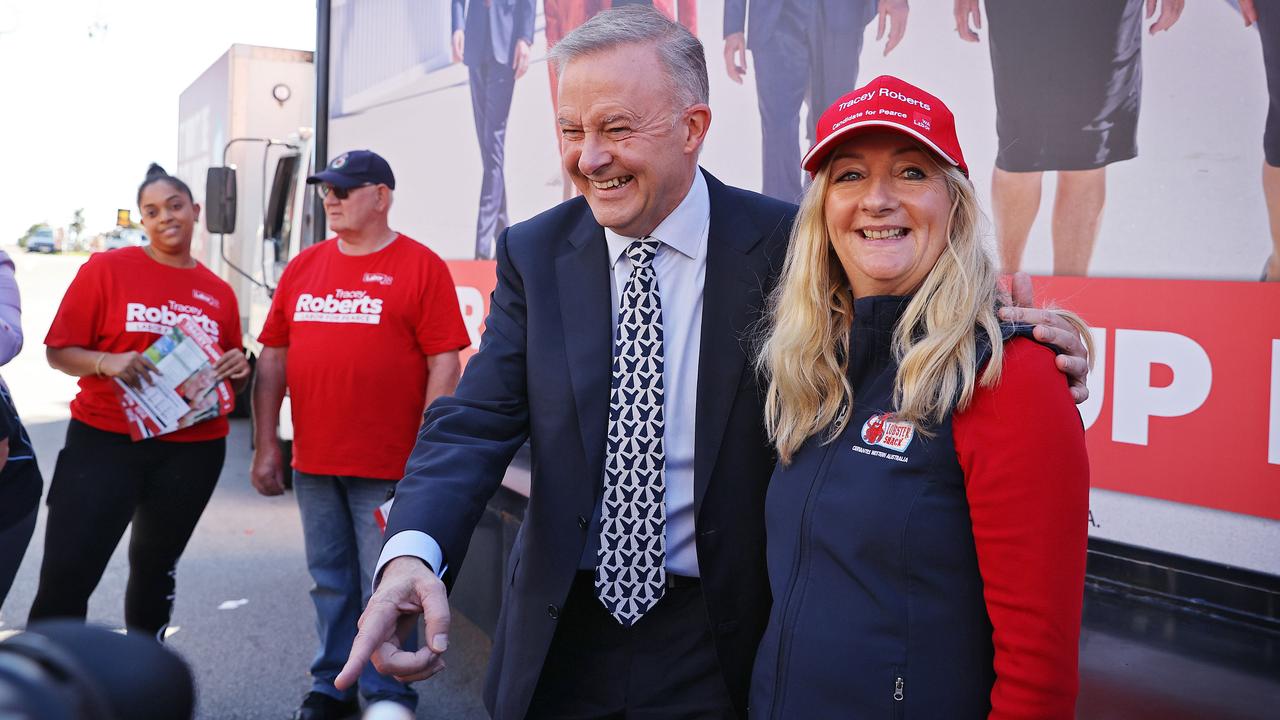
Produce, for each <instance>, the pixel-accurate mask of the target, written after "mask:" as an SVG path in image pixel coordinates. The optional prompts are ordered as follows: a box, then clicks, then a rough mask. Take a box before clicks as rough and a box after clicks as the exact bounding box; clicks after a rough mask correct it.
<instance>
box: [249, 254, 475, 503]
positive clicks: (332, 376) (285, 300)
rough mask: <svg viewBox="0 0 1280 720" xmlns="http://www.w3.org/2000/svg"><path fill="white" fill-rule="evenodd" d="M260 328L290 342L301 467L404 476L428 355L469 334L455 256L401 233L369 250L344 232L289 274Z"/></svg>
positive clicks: (303, 257) (267, 337)
mask: <svg viewBox="0 0 1280 720" xmlns="http://www.w3.org/2000/svg"><path fill="white" fill-rule="evenodd" d="M258 340H259V341H260V342H261V343H262V344H263V345H266V346H268V347H288V349H289V355H288V366H287V381H288V385H289V397H290V400H291V401H292V403H293V426H294V436H293V467H294V468H296V469H298V470H300V471H302V472H306V473H313V474H316V475H354V476H357V477H366V478H378V479H385V480H399V479H400V477H401V476H402V475H403V474H404V465H405V461H407V460H408V459H409V453H410V452H411V451H412V450H413V444H414V442H415V440H416V439H417V433H418V426H419V425H420V424H421V423H422V410H423V406H424V404H425V402H426V393H427V374H428V370H427V356H429V355H438V354H440V353H444V352H452V351H455V350H460V349H462V348H464V347H466V346H467V345H469V344H470V342H471V341H470V339H469V338H468V336H467V330H466V326H464V325H463V323H462V312H461V311H460V310H459V309H458V295H457V291H456V290H455V289H454V285H453V278H452V277H451V276H450V275H449V268H448V266H446V265H445V263H444V261H443V260H441V259H440V257H439V256H438V255H436V254H435V253H434V252H432V251H431V250H429V249H428V248H427V247H426V246H425V245H422V244H420V243H418V242H416V241H414V240H412V239H411V238H408V237H406V236H404V235H398V236H397V237H396V239H395V240H393V241H392V242H391V244H390V245H388V246H387V247H385V248H383V249H381V250H379V251H378V252H376V253H371V254H369V255H344V254H343V253H342V252H341V251H340V250H339V249H338V242H337V240H335V239H330V240H326V241H325V242H323V243H320V244H319V245H316V246H314V247H311V248H308V249H306V250H305V251H303V252H302V253H301V254H300V255H298V257H296V258H294V259H293V260H292V261H291V262H290V263H289V265H288V267H286V268H285V271H284V274H283V275H282V276H281V277H280V285H279V287H277V288H276V292H275V297H274V299H273V300H272V302H271V311H270V313H269V314H268V315H267V321H266V324H265V325H264V326H263V328H262V334H261V335H259V336H258Z"/></svg>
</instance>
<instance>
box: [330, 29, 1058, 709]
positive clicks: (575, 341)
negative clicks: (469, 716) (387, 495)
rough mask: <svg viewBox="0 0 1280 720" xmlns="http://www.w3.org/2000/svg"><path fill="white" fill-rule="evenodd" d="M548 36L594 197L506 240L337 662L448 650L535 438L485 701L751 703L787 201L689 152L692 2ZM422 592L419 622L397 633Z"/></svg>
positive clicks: (392, 670) (402, 674)
mask: <svg viewBox="0 0 1280 720" xmlns="http://www.w3.org/2000/svg"><path fill="white" fill-rule="evenodd" d="M551 59H552V60H553V61H554V62H555V63H556V66H557V68H558V72H559V75H560V101H559V107H558V109H557V118H558V123H559V126H560V129H561V138H562V141H561V153H562V158H563V162H564V167H565V170H566V171H567V172H568V173H569V175H570V176H571V177H572V179H573V181H574V183H575V185H576V186H577V188H578V189H579V190H580V191H581V193H582V197H579V198H575V199H573V200H569V201H566V202H564V203H562V204H560V205H558V206H557V207H555V208H553V209H551V210H548V211H547V212H544V213H542V214H540V215H538V216H536V217H534V218H532V219H530V220H528V221H526V222H522V223H519V224H517V225H514V226H512V227H510V228H508V229H507V231H506V232H504V233H503V234H502V236H501V237H500V238H499V240H498V246H497V285H496V287H495V289H494V292H493V297H492V300H491V303H490V313H489V316H488V318H487V320H486V324H487V327H486V330H485V334H484V338H483V340H482V341H481V345H480V350H479V352H478V353H476V355H474V356H473V357H472V358H471V360H470V362H469V363H468V365H467V368H466V372H465V373H464V374H463V377H462V380H461V382H460V383H459V385H458V389H457V392H456V394H455V395H454V396H453V397H448V398H441V399H439V400H437V401H436V402H435V403H433V404H432V406H431V408H430V409H429V410H428V411H427V414H426V417H425V420H424V423H423V428H422V431H421V433H420V434H419V437H418V444H417V446H416V447H415V449H414V451H413V455H412V457H411V458H410V460H409V462H408V464H407V466H406V469H405V478H404V479H403V480H401V482H400V485H399V487H398V489H397V494H396V503H395V506H394V508H393V509H392V511H391V517H390V518H389V522H388V526H387V541H386V543H385V545H384V546H383V552H382V557H381V558H380V560H379V567H380V580H379V585H378V588H377V590H376V591H375V592H374V594H373V597H372V598H371V599H370V601H369V605H368V608H367V609H366V611H365V613H364V615H363V616H362V618H361V622H360V633H359V635H358V636H357V638H356V641H355V643H354V644H353V646H352V651H351V657H350V659H349V660H348V663H347V666H346V667H345V668H343V671H342V673H341V674H340V675H339V677H338V680H337V684H338V686H340V687H346V686H347V685H349V684H350V683H352V682H354V681H355V680H356V678H357V677H358V675H359V672H360V669H361V668H362V667H363V666H364V664H365V663H366V662H367V661H368V660H369V659H370V657H372V659H373V662H374V665H375V666H376V667H377V668H378V669H379V671H381V672H385V673H388V674H391V675H394V676H396V677H397V678H399V679H401V680H404V681H410V680H418V679H422V678H426V677H430V676H431V675H433V674H435V673H436V672H438V671H439V670H440V669H441V668H443V667H444V660H443V657H442V653H444V652H445V650H446V649H447V647H448V627H449V606H448V600H447V597H446V588H447V587H448V586H449V585H451V584H452V582H453V581H454V579H455V578H456V577H457V573H458V571H459V568H460V566H461V564H462V562H463V559H464V557H465V555H466V551H467V544H468V542H469V541H470V537H471V533H472V531H473V530H474V528H475V526H476V523H477V522H478V520H479V518H480V516H481V513H482V512H483V511H484V508H485V505H486V503H487V501H488V500H489V498H490V497H491V496H492V494H493V493H494V492H495V491H496V490H497V488H498V486H499V484H500V483H501V481H502V477H503V474H504V472H505V470H506V467H507V464H508V463H509V461H510V460H511V457H512V456H513V455H514V453H515V452H516V450H517V449H518V448H519V447H520V445H521V444H522V443H523V442H524V441H525V440H526V439H528V440H529V441H530V443H531V445H532V449H533V471H532V478H531V491H530V499H529V506H528V509H527V511H526V514H525V519H524V524H523V526H522V527H521V530H520V535H519V537H518V538H517V540H516V547H515V548H514V549H513V552H512V560H511V563H510V567H509V568H508V569H507V576H506V582H507V586H506V589H505V592H504V596H503V602H502V614H501V617H500V618H499V620H498V626H497V629H496V631H495V635H494V645H493V651H492V654H491V659H490V668H489V676H488V680H487V683H486V689H485V702H486V705H487V706H488V708H489V711H490V713H491V714H492V715H493V716H494V717H495V718H499V719H500V720H501V719H507V718H511V719H515V718H525V717H530V718H544V717H546V718H562V717H577V718H609V717H655V718H666V717H690V718H731V717H745V715H746V698H747V687H748V682H749V679H750V672H751V664H752V661H753V658H754V655H755V650H756V646H757V644H758V642H759V640H760V636H761V634H762V631H763V628H764V625H765V623H766V621H767V614H768V609H769V604H770V595H769V588H768V584H767V581H766V575H765V556H764V541H765V537H764V498H765V490H766V485H767V482H768V479H769V476H770V474H771V473H772V471H773V464H774V454H773V451H772V448H771V447H770V445H769V442H768V440H767V438H766V435H765V430H764V427H763V416H764V414H763V409H762V407H761V396H762V393H761V389H760V386H759V381H758V378H757V375H756V373H755V371H754V368H753V367H752V363H751V360H750V359H749V358H750V347H751V343H752V337H753V335H752V333H753V328H754V327H755V326H756V324H757V323H758V321H759V320H760V319H761V312H762V307H763V305H764V297H765V294H766V293H767V292H768V291H769V289H770V285H771V284H772V282H773V280H772V278H773V277H774V276H775V274H776V272H777V271H778V270H779V269H780V267H781V262H782V258H783V256H784V254H785V249H786V242H787V238H788V235H789V232H790V227H791V223H792V221H793V219H794V215H795V211H796V208H795V206H794V205H791V204H789V203H783V202H780V201H778V200H774V199H772V198H768V197H765V196H762V195H757V194H755V193H752V192H747V191H745V190H739V189H737V188H733V187H729V186H726V185H724V184H723V183H721V182H720V181H718V180H716V179H715V178H714V177H712V176H711V175H710V174H709V173H707V172H706V171H704V170H702V169H700V168H699V167H698V153H699V151H700V150H701V147H702V144H703V141H704V140H705V138H706V133H707V128H708V126H709V124H710V121H711V110H710V108H709V107H708V106H707V102H706V101H707V86H708V83H707V70H706V60H705V57H704V55H703V50H702V46H701V43H699V42H698V41H697V39H696V38H694V37H693V36H692V35H690V34H689V33H688V31H687V30H685V29H684V28H682V27H681V26H680V25H678V24H676V23H673V22H671V21H670V20H668V19H666V18H665V17H664V16H662V15H661V14H660V13H658V12H656V11H654V10H653V9H651V8H642V7H629V8H618V9H614V10H610V11H608V12H604V13H601V14H599V15H597V16H595V17H594V18H592V19H591V20H589V21H588V22H586V23H584V24H583V25H581V26H580V27H578V28H577V29H576V30H574V31H573V32H571V33H570V34H569V35H567V36H565V38H563V39H562V40H561V41H560V42H559V43H558V44H557V45H556V47H555V48H554V50H553V51H552V58H551ZM1055 341H1058V342H1063V343H1067V341H1066V340H1065V339H1055ZM1076 345H1077V346H1078V345H1079V342H1078V339H1077V341H1076ZM1081 362H1083V361H1081ZM1081 375H1083V373H1081ZM655 498H656V500H657V502H656V503H654V502H653V501H654V499H655ZM418 613H422V614H423V615H424V616H425V621H426V627H427V633H426V637H427V644H426V646H425V647H424V648H423V649H421V650H419V651H417V652H407V651H404V650H401V649H400V639H399V637H398V636H397V627H398V626H399V627H401V628H403V629H405V630H412V628H413V625H414V623H413V620H414V616H415V615H416V614H418Z"/></svg>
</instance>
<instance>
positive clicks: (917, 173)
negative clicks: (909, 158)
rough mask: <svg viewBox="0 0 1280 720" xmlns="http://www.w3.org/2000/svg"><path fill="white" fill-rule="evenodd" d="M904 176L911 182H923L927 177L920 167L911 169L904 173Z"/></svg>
mask: <svg viewBox="0 0 1280 720" xmlns="http://www.w3.org/2000/svg"><path fill="white" fill-rule="evenodd" d="M902 175H903V177H905V178H907V179H909V180H923V179H925V177H926V176H925V174H924V170H921V169H920V168H918V167H909V168H907V169H906V170H903V171H902Z"/></svg>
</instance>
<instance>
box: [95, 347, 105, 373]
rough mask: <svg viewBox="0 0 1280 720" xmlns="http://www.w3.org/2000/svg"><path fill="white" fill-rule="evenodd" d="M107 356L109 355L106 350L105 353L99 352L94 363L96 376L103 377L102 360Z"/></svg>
mask: <svg viewBox="0 0 1280 720" xmlns="http://www.w3.org/2000/svg"><path fill="white" fill-rule="evenodd" d="M105 357H107V354H106V353H105V352H104V353H99V354H98V359H97V361H96V362H94V363H93V376H94V377H102V360H103V359H104V358H105Z"/></svg>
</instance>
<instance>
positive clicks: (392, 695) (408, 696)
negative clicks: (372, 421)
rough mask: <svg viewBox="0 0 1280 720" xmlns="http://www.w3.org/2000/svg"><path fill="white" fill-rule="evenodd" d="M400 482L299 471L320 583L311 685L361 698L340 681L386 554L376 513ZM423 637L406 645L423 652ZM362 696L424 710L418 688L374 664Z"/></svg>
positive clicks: (310, 560) (364, 676)
mask: <svg viewBox="0 0 1280 720" xmlns="http://www.w3.org/2000/svg"><path fill="white" fill-rule="evenodd" d="M392 487H394V485H393V484H392V483H390V482H388V481H386V480H370V479H368V478H358V477H349V476H339V475H311V474H308V473H304V472H298V471H296V470H295V471H294V473H293V490H294V494H295V495H297V497H298V509H299V510H300V511H301V514H302V535H303V539H304V541H305V543H306V549H307V569H308V570H310V571H311V579H312V580H313V581H314V582H315V585H314V586H313V587H312V588H311V600H312V602H314V603H315V606H316V632H317V634H319V636H320V649H319V651H318V652H317V653H316V657H315V660H314V661H312V663H311V678H312V681H311V689H312V690H313V691H317V692H322V693H324V694H326V695H329V696H331V697H334V698H337V699H339V700H349V699H351V698H354V697H355V692H354V690H348V691H347V692H346V693H343V692H342V691H340V690H338V689H337V688H335V687H334V686H333V680H334V678H336V677H337V676H338V672H339V671H341V670H342V666H343V665H344V664H346V662H347V656H348V655H349V654H350V652H351V643H352V642H354V641H355V637H356V621H357V620H358V619H359V618H360V612H361V610H362V609H363V608H364V606H365V605H366V604H368V602H369V595H370V594H371V593H372V588H373V571H374V568H375V567H377V564H378V555H379V553H381V552H382V531H380V530H379V529H378V525H377V522H376V521H375V520H374V517H373V511H374V508H376V507H378V506H379V505H381V504H382V503H384V502H386V500H387V494H388V491H390V490H391V488H392ZM417 647H418V645H417V638H416V637H415V638H412V639H411V640H410V642H409V643H408V644H407V646H406V649H409V650H416V649H417ZM360 694H361V695H363V696H364V697H365V698H366V699H367V700H384V699H386V700H394V701H396V702H399V703H400V704H402V705H407V706H408V707H410V708H416V707H417V704H418V694H417V693H416V692H415V691H414V690H413V689H412V688H410V687H409V686H408V685H405V684H404V683H401V682H399V681H398V680H396V679H395V678H392V677H389V676H386V675H382V674H380V673H378V671H377V670H376V669H374V667H373V663H369V664H368V665H366V666H365V668H364V670H363V671H362V672H361V673H360Z"/></svg>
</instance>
